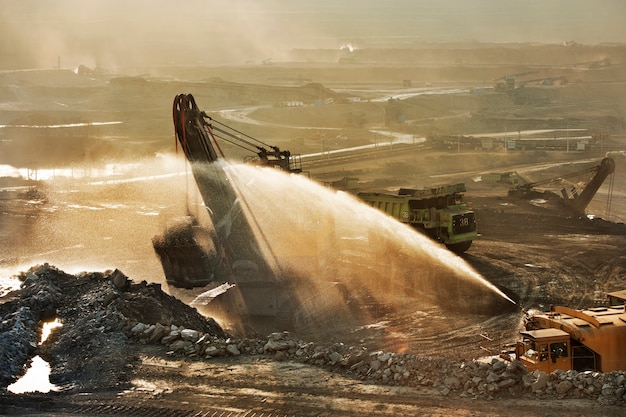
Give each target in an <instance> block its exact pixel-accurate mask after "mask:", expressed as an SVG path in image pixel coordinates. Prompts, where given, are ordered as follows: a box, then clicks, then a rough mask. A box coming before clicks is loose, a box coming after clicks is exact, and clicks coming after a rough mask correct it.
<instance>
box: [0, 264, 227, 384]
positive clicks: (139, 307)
mask: <svg viewBox="0 0 626 417" xmlns="http://www.w3.org/2000/svg"><path fill="white" fill-rule="evenodd" d="M19 278H20V279H21V280H22V281H23V283H22V286H21V289H20V290H18V291H15V292H13V293H11V294H9V295H7V296H6V297H5V302H4V303H2V304H0V314H1V316H2V318H3V320H2V327H1V328H0V332H1V333H2V334H3V337H2V340H3V342H2V343H0V357H2V359H3V363H5V364H7V365H8V366H7V367H5V368H4V370H3V372H2V373H1V374H0V386H2V387H6V386H7V385H8V384H10V383H12V382H14V381H15V380H16V379H17V378H19V377H20V376H21V374H22V373H23V372H24V369H25V365H26V361H27V360H28V359H29V358H30V357H31V356H33V355H34V354H36V353H37V354H39V355H40V356H42V357H43V358H44V359H45V360H47V361H48V362H49V363H50V366H51V369H52V371H51V375H50V380H51V382H52V383H54V384H56V385H59V386H61V387H62V388H64V389H94V390H97V389H106V388H110V387H119V386H122V385H124V384H125V383H126V382H127V380H126V376H127V373H126V372H127V371H128V370H129V369H130V368H132V364H133V362H134V360H135V359H136V358H135V357H134V356H133V355H134V354H133V352H135V350H134V349H129V348H128V345H129V344H132V343H134V342H133V341H132V340H131V338H130V336H131V329H132V328H133V327H134V326H135V325H136V324H137V323H144V324H155V325H156V324H157V323H159V324H160V325H162V326H170V325H177V326H179V327H183V328H192V329H196V330H198V331H202V332H204V333H208V334H212V335H215V336H219V337H223V336H225V333H224V331H223V330H222V329H221V328H220V327H219V325H218V324H217V323H216V322H215V321H213V320H212V319H207V318H206V317H204V316H202V315H201V314H200V313H198V312H197V311H196V310H195V309H194V308H192V307H190V306H188V305H187V304H184V303H183V302H181V301H179V300H178V299H176V298H174V297H172V296H170V295H168V294H166V293H164V292H163V291H162V290H161V286H160V285H159V284H148V283H146V282H145V281H143V282H140V283H131V282H130V281H129V280H128V278H127V277H126V276H125V275H124V274H122V273H121V272H120V271H118V270H115V271H112V272H111V271H108V272H104V273H83V274H80V275H77V276H74V275H69V274H66V273H64V272H63V271H60V270H58V269H57V268H55V267H53V266H50V265H47V264H46V265H43V266H37V267H33V268H31V269H30V270H29V271H27V272H25V273H23V274H22V275H21V276H20V277H19ZM54 318H57V319H58V320H59V321H60V322H61V323H62V327H61V328H59V329H57V330H56V331H55V332H54V333H53V334H52V335H51V337H50V338H49V339H48V340H46V341H45V343H43V344H41V345H39V346H38V344H37V341H38V340H39V339H40V333H41V328H42V324H43V323H44V322H45V321H49V320H52V319H54Z"/></svg>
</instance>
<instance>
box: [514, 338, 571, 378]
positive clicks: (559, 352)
mask: <svg viewBox="0 0 626 417" xmlns="http://www.w3.org/2000/svg"><path fill="white" fill-rule="evenodd" d="M520 334H521V336H522V340H521V341H519V342H517V345H516V347H515V357H516V358H517V359H519V360H520V362H522V363H523V364H524V365H525V366H526V368H528V370H529V371H530V372H532V371H535V370H539V371H543V372H546V373H550V372H552V371H554V370H556V369H562V370H569V369H572V361H571V357H572V354H571V346H570V335H569V333H567V332H564V331H563V330H559V329H539V330H527V331H523V332H521V333H520Z"/></svg>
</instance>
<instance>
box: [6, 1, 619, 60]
mask: <svg viewBox="0 0 626 417" xmlns="http://www.w3.org/2000/svg"><path fill="white" fill-rule="evenodd" d="M625 18H626V0H447V1H437V0H428V1H427V0H387V1H382V0H377V1H367V0H306V1H303V0H187V1H185V2H176V1H172V0H167V1H165V0H47V1H44V0H19V1H16V0H0V27H1V28H2V29H1V30H2V31H3V33H2V34H1V36H0V69H6V68H22V67H29V66H35V67H54V66H56V65H57V57H60V58H61V61H62V65H63V66H72V65H74V66H75V65H78V64H84V65H88V66H95V65H101V66H108V67H113V66H128V65H141V64H145V65H147V66H149V65H151V64H155V65H157V64H158V65H163V64H176V63H183V64H193V63H194V62H193V60H196V62H201V63H204V64H215V65H220V64H229V63H243V62H246V61H260V60H263V59H266V58H273V59H274V60H275V61H277V60H280V59H281V56H284V53H285V51H288V50H290V49H293V48H339V46H341V45H342V44H345V43H348V42H350V43H352V44H355V45H357V46H364V47H367V46H369V47H371V46H376V45H381V44H390V43H398V44H410V43H414V42H416V41H430V42H445V41H479V42H543V43H562V42H563V41H569V40H574V41H577V42H579V43H602V42H624V41H626V29H625V25H624V19H625Z"/></svg>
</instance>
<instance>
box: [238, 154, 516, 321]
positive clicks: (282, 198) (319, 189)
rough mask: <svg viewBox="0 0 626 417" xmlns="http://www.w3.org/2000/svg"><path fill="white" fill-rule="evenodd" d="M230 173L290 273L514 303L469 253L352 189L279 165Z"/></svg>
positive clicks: (454, 303)
mask: <svg viewBox="0 0 626 417" xmlns="http://www.w3.org/2000/svg"><path fill="white" fill-rule="evenodd" d="M226 171H227V173H228V175H229V177H230V178H232V180H233V184H234V188H235V189H236V190H237V192H238V194H239V197H240V198H241V199H242V200H243V201H244V204H243V207H244V209H245V210H246V212H247V215H248V216H249V217H250V218H251V219H253V222H254V223H255V224H257V225H258V231H257V233H260V235H257V238H258V239H259V240H260V241H262V242H264V243H265V244H266V246H267V250H268V251H269V253H270V255H271V257H273V258H274V259H275V261H276V264H277V265H278V267H279V268H281V269H282V270H284V271H289V272H290V273H291V274H296V275H298V276H300V277H306V279H307V280H309V281H311V282H313V283H315V284H316V285H322V283H327V282H334V281H338V282H341V284H342V285H345V286H346V290H347V291H348V292H349V293H351V294H352V293H355V292H358V291H367V293H368V294H369V296H370V297H372V298H373V299H375V300H376V301H377V302H380V303H387V302H389V301H390V300H391V299H393V300H394V301H396V302H398V301H399V300H404V301H406V300H407V297H408V299H410V300H412V301H413V300H415V299H420V300H422V301H423V300H431V301H433V302H436V303H439V304H441V303H445V304H446V305H449V306H450V307H451V308H455V309H461V310H465V311H470V312H477V313H492V312H494V311H504V310H507V309H510V307H511V306H512V305H514V304H515V303H514V302H513V301H512V300H511V299H510V298H509V297H508V296H506V295H505V294H504V293H502V291H500V290H499V289H498V288H496V287H495V286H494V285H493V284H491V283H490V282H489V281H487V280H486V279H485V278H484V277H482V276H481V275H480V274H479V273H477V272H476V271H475V270H473V269H472V268H471V267H470V266H469V265H468V264H467V263H466V262H465V261H463V259H461V258H459V257H458V256H456V255H454V254H452V253H451V252H449V251H448V250H446V249H445V248H443V247H442V246H440V245H439V244H437V243H435V242H433V241H432V240H430V239H428V238H427V237H425V236H423V235H421V234H420V233H418V232H416V231H415V230H413V229H411V228H410V227H408V226H406V225H404V224H402V223H399V222H397V221H396V220H394V219H392V218H390V217H388V216H387V215H385V214H384V213H382V212H380V211H378V210H376V209H373V208H371V207H369V206H367V205H366V204H364V203H362V202H360V201H359V200H358V199H357V198H356V197H354V196H353V195H351V194H348V193H344V192H341V191H336V190H333V189H330V188H328V187H325V186H323V185H321V184H319V183H317V182H314V181H312V180H310V179H308V178H306V177H305V176H302V175H293V174H287V173H284V172H281V171H278V170H276V169H268V168H260V167H254V166H248V165H229V166H227V168H226ZM503 301H504V303H503ZM507 304H508V307H507Z"/></svg>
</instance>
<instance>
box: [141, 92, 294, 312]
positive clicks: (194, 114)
mask: <svg viewBox="0 0 626 417" xmlns="http://www.w3.org/2000/svg"><path fill="white" fill-rule="evenodd" d="M173 119H174V127H175V133H176V139H177V147H178V146H180V147H181V148H182V151H183V152H184V154H185V156H186V158H187V160H188V161H189V163H190V165H191V171H192V173H193V176H194V179H195V182H196V184H197V186H198V191H199V192H200V195H201V196H202V199H203V201H204V203H205V206H206V207H207V209H208V212H209V216H210V218H211V221H212V223H213V228H208V227H206V226H205V225H200V224H199V222H198V221H197V220H196V219H195V217H194V216H187V217H186V218H185V219H184V220H183V221H181V222H179V224H176V225H174V226H172V227H169V228H168V229H167V230H166V231H165V233H164V234H163V235H159V236H155V237H154V238H153V240H152V242H153V247H154V250H155V252H156V253H157V255H158V257H159V258H160V261H161V264H162V266H163V270H164V273H165V277H166V280H167V283H168V284H169V285H171V286H173V287H177V288H186V289H190V288H199V287H206V288H209V287H210V284H214V283H220V282H223V283H224V284H222V285H215V286H213V287H210V290H207V291H206V292H205V293H203V295H201V296H202V297H204V298H205V299H206V301H211V300H213V298H215V297H216V296H218V295H219V297H220V299H221V302H217V303H216V304H222V305H223V306H227V307H223V308H224V309H228V311H226V313H229V314H230V313H238V314H240V315H244V316H247V315H251V314H252V315H256V316H271V317H276V316H277V315H279V314H280V313H281V308H283V306H285V305H286V304H287V303H288V301H289V299H290V298H291V294H290V287H289V285H288V283H285V282H282V279H281V277H280V274H279V273H277V272H276V269H275V268H274V267H273V265H271V259H268V257H267V256H265V255H264V253H266V251H265V250H264V249H265V248H264V247H263V246H264V242H262V240H261V239H259V238H257V237H256V236H255V233H254V227H255V225H254V222H253V221H252V220H251V219H250V216H249V215H248V214H247V213H246V210H245V207H244V205H245V201H243V199H242V198H241V196H240V195H238V194H237V186H236V182H235V181H233V179H232V178H230V176H229V174H228V166H227V163H226V160H225V158H224V156H223V153H222V149H221V147H220V145H219V143H218V141H217V139H218V138H219V139H220V140H223V141H226V142H230V143H232V144H235V145H237V146H241V147H244V148H245V149H248V150H251V151H253V152H254V151H255V152H256V156H254V157H252V158H248V161H247V162H250V163H254V164H258V165H261V166H267V167H274V168H278V169H281V170H284V171H287V172H293V173H299V172H300V171H301V167H300V164H299V158H298V157H297V156H294V155H291V153H290V152H289V151H281V150H280V149H279V148H278V147H276V146H269V145H267V144H264V143H262V142H260V141H258V140H256V139H254V138H252V137H251V136H247V135H245V134H243V133H242V132H239V131H237V130H235V129H233V128H231V127H229V126H227V125H225V124H223V123H221V122H218V121H216V120H215V119H213V118H211V117H209V116H208V115H207V114H206V113H205V112H203V111H201V110H200V109H199V108H198V106H197V105H196V102H195V99H194V97H193V96H192V95H191V94H180V95H177V96H176V98H175V99H174V106H173ZM269 258H271V257H269ZM207 286H209V287H207ZM197 303H198V304H206V303H205V302H203V301H202V299H200V300H198V301H197ZM233 310H237V311H233Z"/></svg>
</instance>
